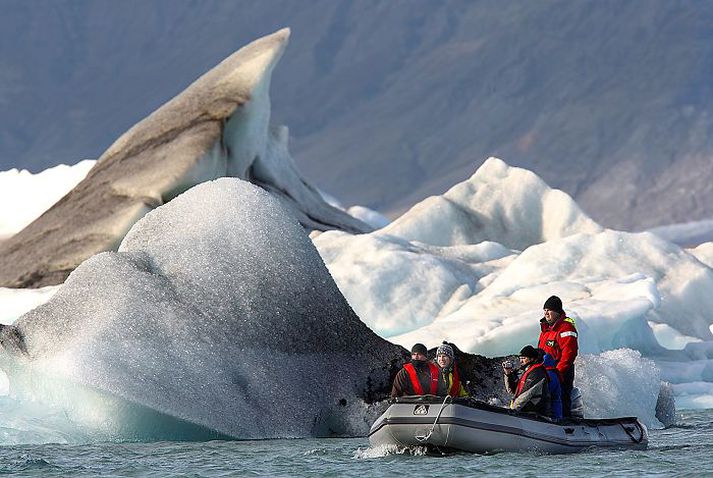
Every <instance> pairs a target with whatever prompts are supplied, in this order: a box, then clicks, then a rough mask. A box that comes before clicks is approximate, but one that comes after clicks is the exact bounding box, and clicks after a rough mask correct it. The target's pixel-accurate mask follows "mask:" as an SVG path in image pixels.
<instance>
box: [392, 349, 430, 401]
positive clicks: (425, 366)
mask: <svg viewBox="0 0 713 478" xmlns="http://www.w3.org/2000/svg"><path fill="white" fill-rule="evenodd" d="M427 354H428V349H426V346H425V345H423V344H415V345H414V346H413V347H411V362H410V363H407V364H405V365H404V368H402V369H401V370H399V373H397V374H396V378H394V384H393V386H392V387H391V397H392V398H393V397H402V396H404V395H427V394H430V395H436V393H437V391H438V376H439V375H440V372H439V369H438V365H436V364H435V363H433V362H429V361H427V357H426V355H427Z"/></svg>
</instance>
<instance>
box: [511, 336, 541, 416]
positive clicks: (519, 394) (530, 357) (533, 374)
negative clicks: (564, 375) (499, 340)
mask: <svg viewBox="0 0 713 478" xmlns="http://www.w3.org/2000/svg"><path fill="white" fill-rule="evenodd" d="M520 368H521V370H522V375H521V376H520V377H518V375H517V373H516V372H515V370H514V369H513V367H512V364H509V363H508V362H505V363H504V364H503V369H504V371H505V387H506V389H507V391H508V392H510V393H512V394H514V396H513V399H512V402H511V403H510V408H511V409H513V410H518V411H522V412H535V413H537V414H539V415H544V416H550V415H551V414H552V409H551V407H550V391H549V387H548V381H549V378H548V377H547V371H546V370H545V367H544V366H543V365H542V362H541V361H540V354H539V353H538V352H537V349H536V348H535V347H533V346H532V345H526V346H525V347H523V348H522V350H520Z"/></svg>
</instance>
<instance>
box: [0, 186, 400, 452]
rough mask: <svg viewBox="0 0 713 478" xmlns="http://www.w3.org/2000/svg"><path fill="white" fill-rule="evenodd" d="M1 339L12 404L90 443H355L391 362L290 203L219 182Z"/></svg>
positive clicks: (86, 268)
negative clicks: (56, 410) (63, 419)
mask: <svg viewBox="0 0 713 478" xmlns="http://www.w3.org/2000/svg"><path fill="white" fill-rule="evenodd" d="M0 341H1V342H2V348H0V365H1V366H2V368H3V369H4V370H5V371H6V372H7V373H8V376H9V378H10V388H11V393H12V395H13V396H14V397H16V398H19V399H23V398H24V399H27V398H29V399H32V400H38V401H41V402H43V403H48V404H50V405H54V406H57V407H60V408H61V409H62V410H64V411H65V413H67V415H68V416H69V417H70V418H71V419H72V420H73V421H74V422H76V423H79V424H81V425H82V427H83V428H84V429H85V430H89V432H90V433H91V434H93V435H94V436H96V437H98V438H100V439H108V438H119V439H196V438H211V437H213V438H215V437H228V436H229V437H241V438H268V437H299V436H314V435H318V436H326V435H342V434H348V435H354V434H363V433H364V431H365V430H366V429H367V427H368V422H367V419H366V418H365V417H366V415H367V414H366V412H365V410H366V409H367V408H368V405H367V402H368V401H369V400H370V399H374V398H378V397H376V396H374V395H373V394H374V392H375V390H377V389H378V390H382V389H388V386H389V379H390V375H391V374H392V373H393V371H394V370H393V369H394V368H396V369H397V368H398V367H399V366H400V363H401V357H402V349H401V348H400V347H397V346H394V345H392V344H390V343H388V342H386V341H385V340H383V339H381V338H380V337H378V336H377V335H376V334H374V333H373V332H371V331H370V330H369V329H368V328H367V327H366V326H365V325H364V324H363V323H362V322H361V321H360V320H359V318H358V317H357V316H356V315H355V314H354V312H353V311H352V309H351V308H350V307H349V306H348V304H347V302H346V301H345V300H344V298H343V297H342V295H341V294H340V292H339V290H338V289H337V287H336V285H335V283H334V282H333V280H332V279H331V277H330V276H329V273H328V271H327V269H326V267H325V266H324V264H323V262H322V259H321V258H320V256H319V255H318V253H317V251H316V250H315V248H314V247H313V245H312V243H311V242H310V240H309V238H308V237H307V235H306V234H305V232H304V230H303V228H302V227H301V226H300V224H299V223H298V222H297V220H296V219H295V218H294V216H293V215H292V214H291V213H290V212H289V209H287V208H286V207H285V206H284V205H283V204H282V203H281V202H280V201H279V200H277V199H275V198H274V197H273V196H271V195H270V194H268V193H267V192H265V191H264V190H263V189H260V188H258V187H256V186H253V185H251V184H250V183H247V182H244V181H241V180H238V179H229V178H224V179H219V180H216V181H213V182H208V183H204V184H201V185H199V186H196V187H194V188H193V189H191V190H190V191H188V192H186V193H185V194H183V195H180V196H178V197H177V198H176V199H174V200H173V201H171V202H170V203H168V204H166V205H164V206H162V207H160V208H158V209H156V210H154V211H152V212H150V213H149V214H147V215H146V216H144V217H143V218H142V219H141V220H140V221H139V222H138V223H137V224H136V225H135V226H134V227H133V228H132V230H131V231H130V233H129V234H128V235H127V236H126V237H125V239H124V240H123V242H122V244H121V246H120V248H119V250H118V252H105V253H101V254H98V255H96V256H94V257H92V258H91V259H89V260H87V261H85V262H84V263H83V264H82V265H81V266H80V267H78V268H77V269H76V270H75V271H74V272H73V273H72V274H71V275H70V277H69V278H68V280H67V281H66V283H65V284H64V285H63V286H62V287H61V288H60V289H59V290H58V291H57V292H56V293H55V294H54V296H53V297H52V298H51V299H50V300H49V301H48V302H47V303H46V304H44V305H41V306H40V307H38V308H36V309H34V310H32V311H31V312H29V313H27V314H26V315H24V316H23V317H21V318H20V319H19V320H17V321H16V322H15V324H14V325H12V326H7V327H3V328H2V332H1V334H0Z"/></svg>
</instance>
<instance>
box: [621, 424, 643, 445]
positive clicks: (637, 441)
mask: <svg viewBox="0 0 713 478" xmlns="http://www.w3.org/2000/svg"><path fill="white" fill-rule="evenodd" d="M620 425H621V427H622V428H623V429H624V431H625V432H626V434H627V435H629V438H631V441H633V442H634V443H641V441H642V440H643V439H644V429H643V428H641V425H640V424H639V421H638V420H637V421H635V422H634V425H636V428H638V429H639V433H640V435H639V438H635V437H634V435H633V434H632V433H631V430H629V428H627V426H626V425H624V424H623V423H620ZM632 430H633V428H632Z"/></svg>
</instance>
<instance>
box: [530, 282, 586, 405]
mask: <svg viewBox="0 0 713 478" xmlns="http://www.w3.org/2000/svg"><path fill="white" fill-rule="evenodd" d="M542 308H543V310H544V317H543V318H542V319H540V339H539V340H538V342H537V346H538V347H539V348H541V349H542V350H544V351H545V353H546V354H548V355H549V356H550V357H552V358H553V359H554V361H555V368H556V369H557V373H559V376H560V383H561V385H562V413H563V414H564V416H565V417H569V416H571V409H572V388H573V387H574V360H575V359H576V358H577V353H578V352H579V342H578V340H579V337H578V333H577V327H576V326H575V323H574V319H571V318H569V317H567V314H565V312H564V310H563V308H562V300H561V299H560V298H559V297H557V296H556V295H553V296H551V297H549V298H548V299H547V300H546V301H545V304H544V305H543V306H542Z"/></svg>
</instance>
